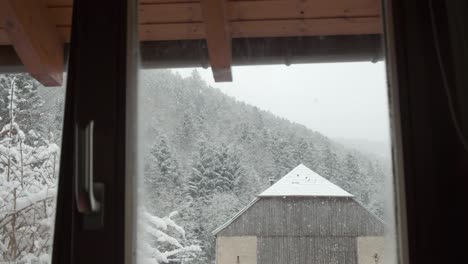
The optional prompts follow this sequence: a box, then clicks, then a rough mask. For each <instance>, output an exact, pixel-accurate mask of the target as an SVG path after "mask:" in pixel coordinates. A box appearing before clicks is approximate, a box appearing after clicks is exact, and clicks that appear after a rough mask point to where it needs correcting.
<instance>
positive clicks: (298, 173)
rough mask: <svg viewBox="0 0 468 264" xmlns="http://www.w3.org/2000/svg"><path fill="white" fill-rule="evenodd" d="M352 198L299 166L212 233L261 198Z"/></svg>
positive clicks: (224, 226)
mask: <svg viewBox="0 0 468 264" xmlns="http://www.w3.org/2000/svg"><path fill="white" fill-rule="evenodd" d="M286 196H287V197H354V195H352V194H350V193H348V192H346V191H345V190H343V189H341V188H340V187H338V186H336V185H335V184H333V183H331V182H330V181H328V180H327V179H325V178H323V177H322V176H320V175H319V174H318V173H316V172H315V171H313V170H311V169H309V168H307V167H306V166H305V165H304V164H300V165H299V166H297V167H296V168H294V169H293V170H291V171H290V172H289V173H288V174H286V175H285V176H283V177H282V178H281V179H280V180H279V181H277V182H276V183H275V184H273V185H272V186H270V188H268V189H266V190H265V191H263V192H262V193H260V194H258V195H257V197H256V198H255V199H253V200H252V201H251V202H250V203H249V204H248V205H246V206H245V207H244V208H242V209H241V210H240V211H239V212H238V213H237V214H235V215H234V216H233V217H231V219H229V220H228V221H227V222H226V223H224V224H223V225H221V226H219V227H218V228H216V229H215V230H214V231H213V232H212V233H213V235H216V234H217V233H219V232H220V231H221V230H223V229H224V228H226V227H227V226H229V225H230V224H231V223H232V222H234V221H235V220H236V219H237V218H239V217H240V216H241V215H242V214H243V213H245V212H246V211H247V210H248V209H249V208H250V207H252V206H253V205H254V204H255V203H256V202H257V201H258V200H259V198H262V197H286Z"/></svg>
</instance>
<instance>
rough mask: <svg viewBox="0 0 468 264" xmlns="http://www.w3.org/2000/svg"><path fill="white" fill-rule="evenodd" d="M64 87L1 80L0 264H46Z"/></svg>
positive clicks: (21, 78)
mask: <svg viewBox="0 0 468 264" xmlns="http://www.w3.org/2000/svg"><path fill="white" fill-rule="evenodd" d="M64 91H65V89H64V87H44V86H42V85H41V84H39V83H38V82H37V81H36V80H35V79H34V78H32V77H31V76H30V75H29V74H26V73H22V74H1V75H0V263H48V262H50V253H51V247H52V241H53V230H54V220H55V218H54V215H55V199H56V193H57V178H58V166H59V160H60V140H61V131H62V119H63V109H64Z"/></svg>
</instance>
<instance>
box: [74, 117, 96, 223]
mask: <svg viewBox="0 0 468 264" xmlns="http://www.w3.org/2000/svg"><path fill="white" fill-rule="evenodd" d="M93 137H94V121H89V122H88V123H87V124H86V125H85V126H80V125H79V124H76V125H75V198H76V204H77V208H78V211H79V212H80V213H83V214H91V213H97V212H99V211H100V209H101V204H100V203H99V202H98V200H97V199H96V198H95V196H94V191H95V186H94V177H93V151H94V148H93V147H94V146H93V143H94V142H93Z"/></svg>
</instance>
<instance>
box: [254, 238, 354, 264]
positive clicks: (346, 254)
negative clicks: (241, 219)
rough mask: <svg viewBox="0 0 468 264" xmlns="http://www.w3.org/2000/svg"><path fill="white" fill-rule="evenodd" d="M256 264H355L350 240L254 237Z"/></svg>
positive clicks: (352, 245)
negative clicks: (255, 240)
mask: <svg viewBox="0 0 468 264" xmlns="http://www.w3.org/2000/svg"><path fill="white" fill-rule="evenodd" d="M257 248H258V253H257V254H258V255H257V264H286V263H287V264H306V263H313V264H356V263H357V255H356V239H355V238H353V237H258V238H257Z"/></svg>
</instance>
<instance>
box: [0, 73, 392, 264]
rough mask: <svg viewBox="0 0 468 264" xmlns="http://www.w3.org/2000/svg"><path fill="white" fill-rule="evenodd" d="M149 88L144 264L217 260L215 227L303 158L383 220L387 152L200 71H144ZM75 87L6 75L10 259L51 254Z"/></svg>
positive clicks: (2, 135)
mask: <svg viewBox="0 0 468 264" xmlns="http://www.w3.org/2000/svg"><path fill="white" fill-rule="evenodd" d="M139 89H140V90H139V91H140V97H139V99H140V102H139V107H140V108H139V111H140V114H139V117H138V118H139V121H140V122H139V125H140V129H141V130H140V131H141V135H142V136H141V138H140V139H139V140H140V141H141V142H142V144H141V145H142V146H144V148H145V149H143V150H142V151H143V155H142V157H144V170H143V171H144V175H141V178H140V181H139V182H140V183H141V185H140V187H139V188H140V191H139V192H138V193H140V194H141V197H140V207H139V209H138V227H139V229H138V237H139V238H138V245H139V248H138V257H139V261H140V263H166V262H167V261H173V262H174V261H175V262H179V263H196V264H198V263H199V264H202V263H203V264H206V263H213V261H214V237H213V235H212V231H213V230H214V229H216V228H217V227H218V226H220V225H221V224H223V223H224V222H225V221H227V220H228V219H229V218H230V217H231V216H232V215H234V214H235V213H237V212H238V211H239V210H240V209H241V208H242V207H244V206H245V205H246V204H248V203H249V202H250V201H251V200H252V199H253V198H254V196H255V195H256V194H257V193H259V192H261V191H263V190H264V189H266V188H267V187H268V186H269V178H271V177H273V178H274V179H276V180H277V179H279V178H280V177H282V176H284V175H285V174H286V173H287V172H289V171H290V170H291V169H292V168H294V167H296V166H297V165H299V164H300V163H303V164H304V165H306V166H307V167H309V168H311V169H313V170H314V171H316V172H317V173H319V174H320V175H322V176H324V177H325V178H327V179H329V180H330V181H332V182H333V183H335V184H337V185H338V186H340V187H342V188H343V189H345V190H347V191H348V192H350V193H352V194H354V195H355V196H356V197H357V199H358V200H359V201H360V202H361V203H363V204H364V205H365V206H366V207H367V208H368V209H369V210H371V211H372V212H374V213H375V214H376V215H378V216H380V217H383V205H382V204H383V202H382V201H383V193H384V189H385V188H384V182H385V179H388V177H387V176H389V174H390V172H389V169H388V166H387V165H386V164H385V163H382V162H380V161H379V160H378V159H376V158H373V157H368V156H365V155H363V154H361V153H359V152H358V151H355V150H352V149H347V148H345V147H343V146H342V145H340V144H338V143H335V142H333V141H332V140H330V139H328V138H327V137H326V136H324V135H322V134H320V133H317V132H314V131H313V130H311V129H309V128H306V127H305V126H303V125H300V124H296V123H292V122H290V121H288V120H285V119H281V118H278V117H276V116H275V115H273V114H272V113H269V112H265V111H262V110H260V109H258V108H257V107H254V106H251V105H248V104H245V103H243V102H239V101H236V100H235V99H234V98H231V97H228V96H226V95H225V94H223V93H222V92H221V91H220V90H218V89H215V88H212V87H209V86H208V85H207V84H206V83H205V82H204V81H203V80H202V79H201V78H200V76H199V75H198V73H197V72H196V71H194V72H193V73H192V76H190V77H188V78H183V77H181V76H180V75H178V74H176V73H174V72H171V71H169V70H152V71H143V72H142V73H141V78H140V85H139ZM64 91H65V89H64V88H45V87H41V86H40V85H39V84H38V83H37V82H35V81H34V80H33V79H32V78H31V77H30V76H28V75H21V74H14V75H4V76H0V130H1V131H0V154H1V155H0V179H1V180H2V181H1V182H2V184H0V227H2V228H3V229H2V230H3V231H2V233H0V249H1V250H2V251H0V252H8V254H0V262H2V261H16V262H18V263H27V261H29V260H35V261H36V260H38V261H39V260H40V261H41V263H46V262H47V261H48V259H49V252H50V247H51V241H52V240H51V239H52V236H51V231H52V229H53V219H54V211H55V210H54V208H55V204H54V199H55V193H56V181H57V175H58V156H59V147H58V146H59V145H60V137H61V129H62V127H61V126H62V121H63V106H64V101H63V98H64ZM265 96H268V91H265ZM303 111H307V109H303ZM343 111H345V109H343ZM176 211H177V212H176ZM31 219H32V220H31ZM5 249H6V250H5Z"/></svg>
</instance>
